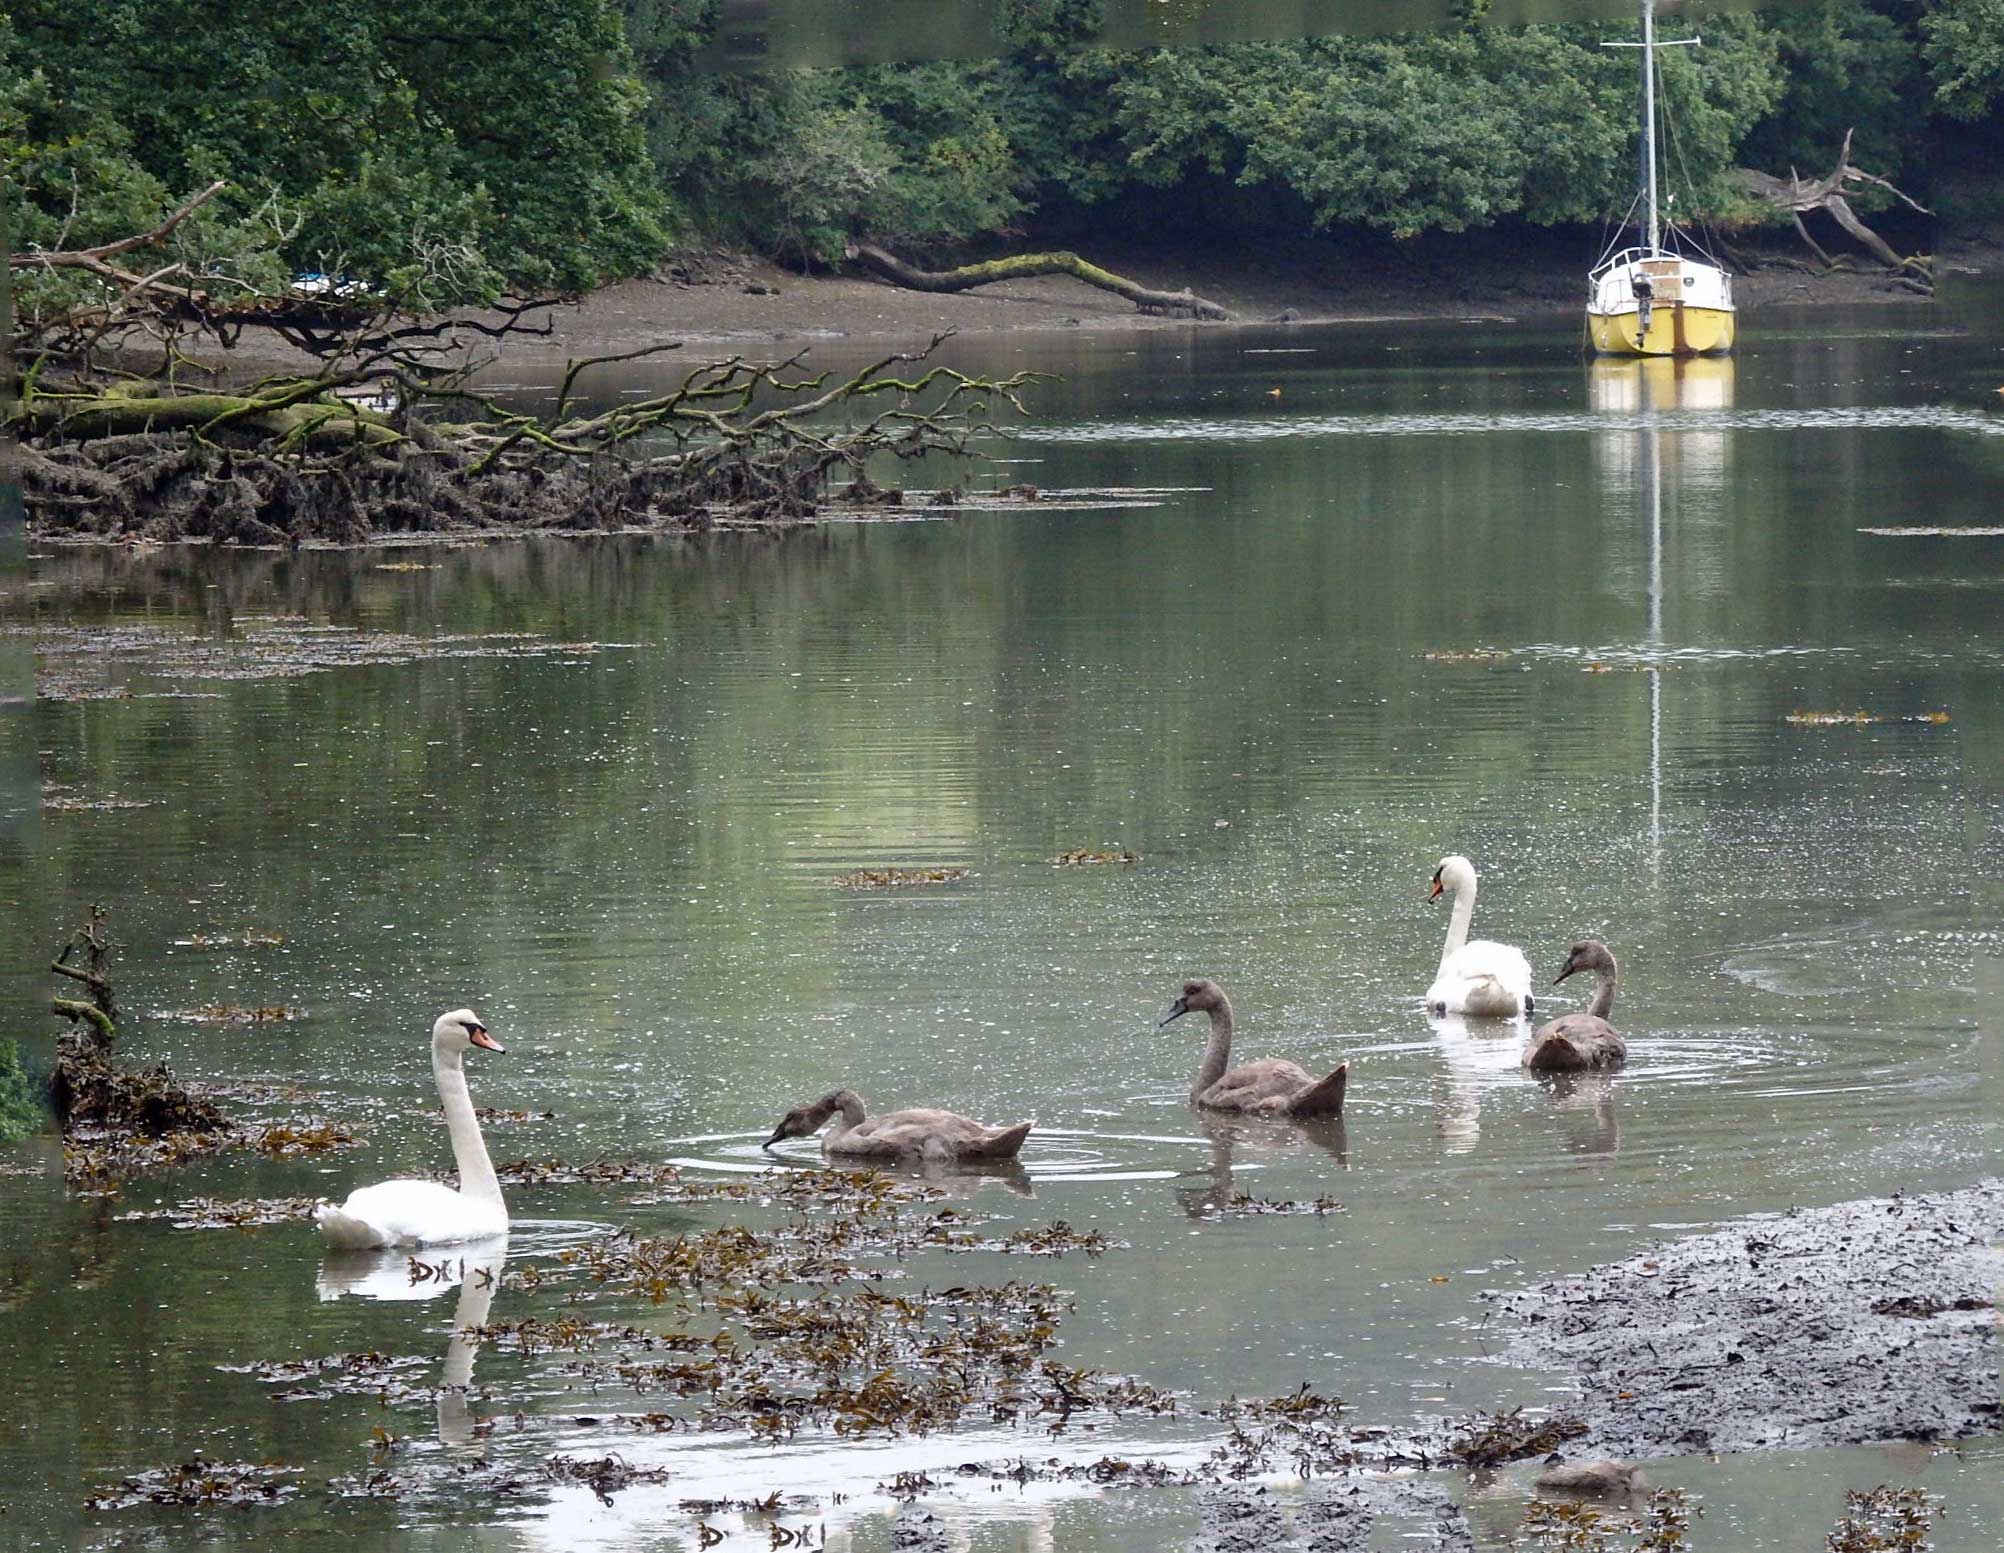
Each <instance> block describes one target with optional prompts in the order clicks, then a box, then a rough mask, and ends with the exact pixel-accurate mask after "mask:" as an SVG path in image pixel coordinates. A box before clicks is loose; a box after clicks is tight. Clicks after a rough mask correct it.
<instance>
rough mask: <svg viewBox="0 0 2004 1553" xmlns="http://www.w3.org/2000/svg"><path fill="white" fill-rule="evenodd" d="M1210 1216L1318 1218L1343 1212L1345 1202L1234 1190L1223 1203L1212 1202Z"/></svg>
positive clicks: (1331, 1198)
mask: <svg viewBox="0 0 2004 1553" xmlns="http://www.w3.org/2000/svg"><path fill="white" fill-rule="evenodd" d="M1206 1211H1207V1214H1208V1216H1210V1217H1214V1218H1221V1219H1234V1218H1248V1219H1252V1218H1260V1217H1263V1216H1266V1215H1270V1214H1290V1213H1312V1214H1315V1215H1316V1216H1317V1217H1318V1218H1319V1217H1324V1216H1326V1215H1328V1214H1331V1213H1341V1212H1342V1211H1343V1204H1342V1203H1340V1202H1338V1201H1337V1200H1336V1199H1335V1198H1334V1197H1317V1198H1315V1199H1313V1200H1312V1201H1309V1202H1296V1201H1294V1200H1293V1199H1292V1198H1285V1197H1255V1196H1254V1195H1253V1194H1252V1193H1251V1192H1234V1193H1232V1195H1231V1196H1230V1197H1228V1198H1226V1199H1225V1201H1223V1202H1221V1203H1212V1204H1210V1205H1209V1207H1208V1209H1207V1210H1206Z"/></svg>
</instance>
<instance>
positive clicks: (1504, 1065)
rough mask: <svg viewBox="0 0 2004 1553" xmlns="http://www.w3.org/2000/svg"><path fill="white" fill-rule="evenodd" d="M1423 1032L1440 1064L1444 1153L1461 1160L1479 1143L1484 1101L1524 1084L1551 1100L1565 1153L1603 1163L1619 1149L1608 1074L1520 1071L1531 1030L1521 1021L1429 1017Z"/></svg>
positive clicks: (1611, 1076) (1611, 1079) (1612, 1088)
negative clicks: (1437, 1053) (1443, 1064)
mask: <svg viewBox="0 0 2004 1553" xmlns="http://www.w3.org/2000/svg"><path fill="white" fill-rule="evenodd" d="M1427 1027H1428V1028H1429V1029H1430V1030H1432V1031H1433V1034H1434V1039H1435V1041H1436V1043H1437V1044H1438V1046H1439V1049H1440V1054H1441V1056H1442V1058H1443V1059H1444V1060H1445V1061H1446V1063H1447V1095H1446V1098H1445V1100H1444V1101H1443V1103H1442V1106H1441V1112H1440V1133H1441V1138H1442V1141H1443V1142H1444V1143H1445V1145H1446V1147H1447V1149H1448V1151H1449V1152H1450V1153H1454V1154H1466V1153H1468V1152H1469V1151H1470V1150H1472V1149H1473V1148H1474V1147H1475V1146H1476V1144H1477V1143H1479V1142H1480V1141H1481V1139H1482V1102H1483V1100H1484V1099H1485V1098H1486V1097H1487V1096H1489V1095H1492V1094H1495V1093H1497V1092H1498V1091H1500V1090H1503V1089H1511V1090H1515V1089H1517V1088H1518V1087H1519V1086H1521V1085H1523V1084H1526V1083H1530V1084H1535V1085H1536V1086H1537V1087H1538V1088H1539V1089H1540V1090H1542V1091H1543V1092H1544V1093H1545V1094H1547V1095H1549V1096H1550V1097H1551V1099H1552V1101H1553V1107H1552V1109H1553V1110H1554V1112H1555V1113H1556V1114H1557V1115H1558V1116H1559V1118H1560V1123H1561V1126H1562V1127H1563V1128H1564V1130H1565V1147H1566V1149H1567V1151H1568V1152H1569V1153H1573V1154H1578V1155H1582V1156H1584V1157H1585V1158H1586V1159H1589V1160H1592V1161H1595V1162H1598V1163H1602V1164H1605V1163H1607V1162H1609V1161H1611V1160H1612V1159H1613V1158H1614V1156H1615V1153H1616V1151H1617V1150H1618V1149H1619V1148H1620V1145H1621V1124H1620V1120H1619V1118H1618V1117H1617V1116H1616V1114H1615V1104H1614V1101H1615V1093H1616V1090H1615V1085H1616V1083H1617V1079H1616V1076H1615V1075H1614V1074H1612V1073H1606V1072H1594V1071H1590V1070H1589V1071H1583V1072H1556V1073H1529V1072H1527V1071H1526V1070H1525V1068H1524V1045H1525V1042H1526V1041H1527V1040H1528V1039H1529V1038H1530V1029H1529V1025H1528V1023H1527V1021H1525V1020H1522V1019H1509V1020H1497V1019H1472V1020H1471V1019H1464V1018H1462V1017H1461V1016H1460V1015H1459V1014H1430V1015H1428V1016H1427Z"/></svg>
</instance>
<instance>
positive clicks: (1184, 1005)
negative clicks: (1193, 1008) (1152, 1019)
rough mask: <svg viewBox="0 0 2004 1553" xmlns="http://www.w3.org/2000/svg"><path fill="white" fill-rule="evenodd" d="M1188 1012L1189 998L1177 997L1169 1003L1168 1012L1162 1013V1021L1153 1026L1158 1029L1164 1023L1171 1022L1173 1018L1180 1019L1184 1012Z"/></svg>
mask: <svg viewBox="0 0 2004 1553" xmlns="http://www.w3.org/2000/svg"><path fill="white" fill-rule="evenodd" d="M1189 1012H1190V1000H1189V999H1188V998H1178V999H1177V1000H1176V1001H1175V1002H1174V1003H1171V1004H1170V1005H1169V1012H1168V1013H1167V1014H1165V1015H1163V1017H1162V1023H1161V1024H1158V1025H1157V1026H1156V1027H1155V1028H1156V1029H1158V1030H1160V1029H1161V1028H1163V1026H1164V1025H1168V1024H1171V1023H1173V1022H1174V1021H1175V1020H1178V1019H1181V1018H1182V1017H1183V1016H1184V1015H1185V1014H1187V1013H1189Z"/></svg>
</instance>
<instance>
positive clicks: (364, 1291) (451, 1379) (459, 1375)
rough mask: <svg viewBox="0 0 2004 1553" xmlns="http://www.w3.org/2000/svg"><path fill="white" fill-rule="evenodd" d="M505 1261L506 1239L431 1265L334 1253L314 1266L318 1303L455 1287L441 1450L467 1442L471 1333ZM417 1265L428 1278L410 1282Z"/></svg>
mask: <svg viewBox="0 0 2004 1553" xmlns="http://www.w3.org/2000/svg"><path fill="white" fill-rule="evenodd" d="M507 1260H508V1237H507V1236H506V1235H497V1236H495V1237H493V1238H492V1239H488V1240H476V1241H471V1242H469V1243H468V1244H466V1245H464V1246H454V1247H452V1248H451V1253H450V1254H449V1255H444V1256H441V1257H439V1258H438V1260H437V1261H431V1260H429V1259H427V1258H421V1257H413V1256H410V1255H409V1254H407V1253H406V1252H403V1251H395V1252H387V1253H386V1252H367V1251H364V1252H352V1251H350V1252H337V1253H335V1254H333V1255H331V1256H329V1257H328V1258H327V1259H326V1260H325V1261H324V1262H322V1263H321V1264H320V1274H319V1277H318V1278H317V1279H316V1281H315V1286H316V1287H317V1288H318V1289H319V1292H320V1298H321V1299H323V1300H338V1299H342V1298H344V1297H347V1296H350V1295H352V1296H354V1297H356V1298H358V1299H366V1300H428V1299H434V1298H436V1297H437V1296H438V1295H440V1294H443V1293H444V1292H445V1291H446V1290H447V1289H450V1288H452V1287H454V1286H455V1285H457V1287H458V1289H459V1300H458V1302H457V1304H455V1305H454V1307H453V1311H452V1333H451V1335H450V1336H449V1337H448V1338H447V1339H446V1343H445V1366H444V1369H443V1371H442V1372H441V1373H440V1375H439V1383H438V1438H439V1443H440V1444H442V1445H464V1444H466V1443H467V1442H468V1441H470V1440H472V1438H473V1428H474V1423H475V1419H474V1416H473V1409H472V1406H471V1404H470V1403H469V1401H468V1393H469V1392H470V1390H471V1389H472V1385H473V1360H474V1357H475V1355H477V1354H478V1353H479V1352H480V1339H479V1338H478V1337H475V1336H473V1335H472V1333H473V1332H474V1331H477V1330H478V1329H479V1328H481V1327H484V1326H486V1325H487V1316H488V1312H489V1310H491V1309H492V1307H493V1304H494V1294H495V1291H496V1290H497V1289H499V1288H500V1287H501V1267H502V1264H503V1263H505V1262H506V1261H507ZM414 1262H422V1263H423V1265H424V1266H425V1267H427V1268H429V1269H431V1270H432V1272H433V1276H430V1277H423V1278H413V1277H412V1276H411V1273H412V1264H413V1263H414Z"/></svg>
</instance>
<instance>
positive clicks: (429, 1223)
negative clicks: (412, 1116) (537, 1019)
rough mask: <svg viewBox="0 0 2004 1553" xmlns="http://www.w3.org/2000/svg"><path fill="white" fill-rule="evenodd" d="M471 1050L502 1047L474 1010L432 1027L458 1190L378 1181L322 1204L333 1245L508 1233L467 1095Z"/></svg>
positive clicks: (446, 1240)
mask: <svg viewBox="0 0 2004 1553" xmlns="http://www.w3.org/2000/svg"><path fill="white" fill-rule="evenodd" d="M469 1046H479V1047H484V1048H485V1049H486V1050H488V1051H491V1052H498V1051H500V1050H501V1046H500V1043H499V1042H497V1041H496V1040H495V1039H494V1037H493V1036H491V1035H489V1034H488V1033H487V1026H485V1025H484V1024H482V1023H481V1022H480V1016H479V1015H478V1014H476V1013H474V1012H473V1010H472V1009H470V1008H456V1009H454V1010H453V1011H452V1012H451V1013H449V1014H441V1015H439V1018H438V1023H437V1024H435V1025H433V1026H432V1027H431V1075H432V1077H433V1078H434V1079H436V1080H437V1082H438V1098H439V1099H440V1100H441V1101H443V1102H444V1104H445V1125H446V1128H447V1130H448V1131H449V1132H450V1133H451V1134H452V1158H453V1162H454V1163H455V1164H457V1165H458V1166H459V1190H458V1191H456V1192H455V1191H454V1190H453V1189H452V1188H451V1187H449V1186H443V1185H441V1184H440V1183H439V1182H437V1181H380V1182H378V1183H377V1184H376V1185H374V1186H364V1187H358V1188H357V1189H356V1190H355V1191H353V1192H350V1193H349V1194H348V1200H347V1201H346V1202H344V1203H343V1204H341V1206H340V1207H338V1208H337V1207H335V1206H334V1204H332V1203H331V1202H323V1203H322V1204H320V1206H319V1207H318V1208H317V1209H315V1210H314V1215H313V1216H314V1218H315V1219H316V1220H317V1221H318V1222H319V1225H320V1233H321V1234H322V1235H324V1236H326V1238H327V1243H328V1244H329V1245H330V1246H333V1247H335V1248H336V1249H337V1250H343V1251H360V1250H366V1249H368V1248H370V1247H373V1246H437V1245H449V1244H451V1243H453V1242H455V1241H461V1240H484V1239H486V1238H487V1237H488V1236H490V1235H505V1234H507V1233H508V1205H507V1204H506V1203H504V1202H503V1201H502V1200H501V1183H500V1181H499V1180H497V1179H496V1178H495V1175H494V1162H493V1161H492V1160H490V1159H489V1158H488V1157H487V1145H486V1143H484V1142H483V1141H482V1140H481V1137H480V1122H479V1119H478V1118H476V1117H475V1116H474V1114H473V1097H472V1096H471V1095H469V1094H468V1093H467V1092H466V1070H465V1069H464V1068H463V1067H462V1066H461V1059H462V1058H463V1057H464V1056H465V1055H466V1049H467V1048H468V1047H469Z"/></svg>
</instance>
